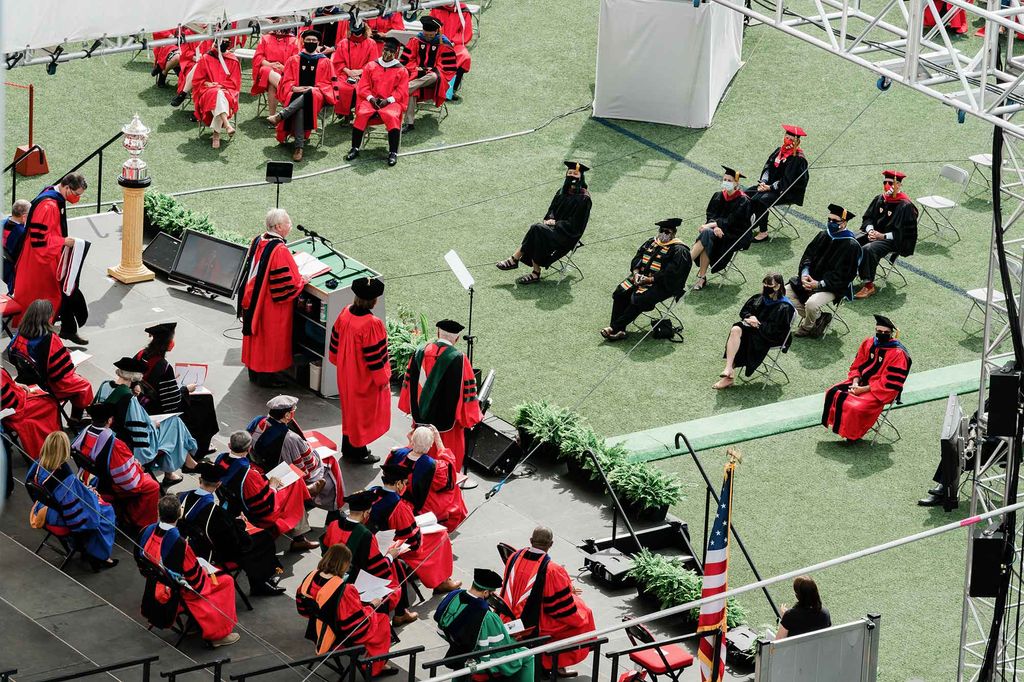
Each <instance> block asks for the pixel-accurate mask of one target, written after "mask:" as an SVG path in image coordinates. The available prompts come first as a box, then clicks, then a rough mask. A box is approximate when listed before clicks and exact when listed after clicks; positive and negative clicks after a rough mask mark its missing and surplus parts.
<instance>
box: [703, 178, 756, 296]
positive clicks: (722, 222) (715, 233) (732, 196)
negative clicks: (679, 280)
mask: <svg viewBox="0 0 1024 682" xmlns="http://www.w3.org/2000/svg"><path fill="white" fill-rule="evenodd" d="M722 170H724V171H725V173H723V174H722V190H721V191H720V192H715V193H714V194H713V195H711V201H709V202H708V208H707V211H706V216H707V218H706V219H707V222H706V223H704V224H703V225H701V226H700V231H699V232H698V233H697V241H695V242H694V243H693V246H692V247H691V248H690V258H691V259H692V260H693V261H694V262H697V263H699V264H700V269H699V270H698V271H697V281H696V283H694V285H693V290H694V291H700V290H701V289H703V288H704V285H705V284H707V283H708V278H707V274H708V267H710V268H711V272H720V271H721V270H724V269H725V268H726V266H727V265H729V262H730V261H731V260H732V258H733V256H735V255H736V252H737V251H743V250H745V249H746V248H747V247H749V246H750V239H751V237H752V233H751V231H750V199H749V198H748V197H747V195H746V194H744V193H743V189H742V188H741V187H740V180H741V179H742V178H745V177H746V176H745V175H743V173H740V172H739V171H736V170H733V169H732V168H729V167H728V166H722Z"/></svg>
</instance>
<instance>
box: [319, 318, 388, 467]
mask: <svg viewBox="0 0 1024 682" xmlns="http://www.w3.org/2000/svg"><path fill="white" fill-rule="evenodd" d="M328 358H329V359H330V361H331V362H332V363H334V365H335V366H336V367H337V368H338V398H339V400H340V401H341V433H342V435H345V436H348V439H349V441H350V442H351V443H352V445H353V446H354V447H357V448H360V447H363V446H364V445H369V444H370V443H372V442H373V441H375V440H377V439H378V438H380V437H381V436H383V435H384V434H385V433H387V432H388V428H390V426H391V358H390V356H389V355H388V333H387V329H386V328H385V327H384V323H383V322H382V321H381V320H380V318H379V317H377V316H376V315H374V314H373V311H370V310H363V309H359V308H354V307H353V306H348V307H346V308H345V309H344V310H343V311H341V315H339V316H338V319H337V320H336V321H335V322H334V328H333V329H332V330H331V343H330V350H329V353H328Z"/></svg>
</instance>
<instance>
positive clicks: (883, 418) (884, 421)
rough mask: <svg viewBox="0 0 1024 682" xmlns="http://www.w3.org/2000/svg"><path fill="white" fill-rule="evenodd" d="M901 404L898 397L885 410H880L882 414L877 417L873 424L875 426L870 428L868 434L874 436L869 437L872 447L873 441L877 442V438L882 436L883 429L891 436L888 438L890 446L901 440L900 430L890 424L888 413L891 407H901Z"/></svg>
mask: <svg viewBox="0 0 1024 682" xmlns="http://www.w3.org/2000/svg"><path fill="white" fill-rule="evenodd" d="M901 404H903V401H902V399H901V397H900V396H897V397H896V400H894V401H892V402H891V403H889V404H888V405H886V406H885V408H884V409H883V410H882V414H880V415H879V416H878V420H877V421H876V422H875V425H874V426H872V427H871V429H870V433H873V434H874V435H873V436H872V437H871V444H872V445H874V444H875V441H877V440H878V437H879V436H880V435H882V430H883V429H884V430H886V431H888V432H889V433H890V434H891V436H890V438H889V443H890V444H892V443H895V442H897V441H899V440H900V439H902V436H901V435H900V430H899V429H898V428H896V425H895V424H894V423H893V422H892V420H891V419H889V412H891V411H892V408H893V406H894V405H901Z"/></svg>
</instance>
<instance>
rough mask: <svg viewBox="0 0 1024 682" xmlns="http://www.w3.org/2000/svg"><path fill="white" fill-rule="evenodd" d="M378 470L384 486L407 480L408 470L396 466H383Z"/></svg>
mask: <svg viewBox="0 0 1024 682" xmlns="http://www.w3.org/2000/svg"><path fill="white" fill-rule="evenodd" d="M380 470H381V475H382V478H383V479H384V483H385V484H391V483H397V482H398V481H404V480H406V479H408V478H409V470H408V469H407V468H406V467H404V466H400V465H398V464H385V465H383V466H382V467H381V468H380Z"/></svg>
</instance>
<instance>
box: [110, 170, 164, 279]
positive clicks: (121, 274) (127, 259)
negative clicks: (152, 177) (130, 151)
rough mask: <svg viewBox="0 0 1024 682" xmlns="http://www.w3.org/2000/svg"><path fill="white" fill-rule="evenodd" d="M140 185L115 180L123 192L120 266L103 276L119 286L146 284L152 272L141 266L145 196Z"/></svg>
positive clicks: (144, 188)
mask: <svg viewBox="0 0 1024 682" xmlns="http://www.w3.org/2000/svg"><path fill="white" fill-rule="evenodd" d="M144 182H145V184H143V182H139V181H130V180H127V181H126V180H124V179H123V178H121V179H119V180H118V184H119V185H121V187H122V188H123V190H124V206H123V207H122V211H121V262H120V263H119V264H118V265H117V266H115V267H112V268H107V274H108V275H110V276H111V277H113V278H114V279H116V280H117V281H118V282H121V283H122V284H136V283H138V282H148V281H150V280H151V279H153V278H154V275H153V271H152V270H150V269H149V268H147V267H146V266H145V265H143V264H142V203H143V199H144V197H145V196H146V187H147V186H148V185H149V179H148V178H147V179H146V180H145V181H144Z"/></svg>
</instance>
